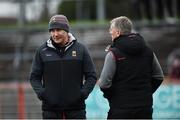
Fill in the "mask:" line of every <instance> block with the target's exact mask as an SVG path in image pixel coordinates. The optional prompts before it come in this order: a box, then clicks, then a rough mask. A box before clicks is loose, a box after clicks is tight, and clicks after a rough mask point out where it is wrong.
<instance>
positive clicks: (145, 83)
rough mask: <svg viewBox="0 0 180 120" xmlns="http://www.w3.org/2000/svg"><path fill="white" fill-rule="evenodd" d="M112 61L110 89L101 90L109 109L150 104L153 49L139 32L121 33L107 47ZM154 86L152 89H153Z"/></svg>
mask: <svg viewBox="0 0 180 120" xmlns="http://www.w3.org/2000/svg"><path fill="white" fill-rule="evenodd" d="M110 50H111V51H112V52H113V54H114V56H115V60H116V72H115V75H114V77H113V79H112V86H111V87H110V88H106V89H102V88H101V90H102V91H103V92H104V96H105V97H106V98H107V99H108V101H109V104H110V108H111V109H118V108H132V107H142V106H144V107H147V106H149V107H151V106H152V94H153V92H154V91H153V90H154V89H157V88H158V87H159V85H160V83H156V85H157V86H155V87H154V85H153V83H152V69H153V67H152V64H153V52H152V51H151V50H150V48H149V47H147V45H146V44H145V42H144V40H143V38H142V37H141V36H140V35H139V34H129V35H121V36H119V37H118V38H116V39H115V40H114V42H113V44H112V46H111V48H110ZM153 87H154V88H153Z"/></svg>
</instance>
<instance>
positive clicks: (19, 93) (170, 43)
mask: <svg viewBox="0 0 180 120" xmlns="http://www.w3.org/2000/svg"><path fill="white" fill-rule="evenodd" d="M0 8H1V10H0V119H4V118H8V119H9V118H29V119H30V118H41V108H40V104H41V103H40V102H39V100H38V99H37V98H36V95H35V94H34V92H33V91H32V88H31V87H30V85H29V83H28V75H29V72H30V66H31V62H32V58H33V55H34V52H35V50H36V49H37V48H38V47H39V46H40V45H41V44H42V43H43V42H45V41H46V40H47V39H48V38H49V33H48V29H47V27H48V21H49V18H50V17H51V16H52V15H54V14H64V15H66V16H67V17H68V19H69V20H70V23H71V26H72V27H71V32H72V33H73V34H74V35H75V36H76V38H77V39H78V40H79V41H80V42H82V43H84V44H86V45H87V46H88V48H89V50H90V53H91V55H92V57H93V59H94V62H95V65H96V69H97V72H98V75H99V74H100V72H101V69H102V66H103V61H104V57H105V54H106V53H105V51H104V49H105V48H106V46H107V45H108V44H109V43H110V35H109V33H108V29H109V20H111V19H112V18H114V17H118V16H121V15H124V16H127V17H129V18H130V19H132V20H133V23H134V31H135V32H139V33H140V34H142V35H143V37H144V38H145V40H146V42H147V43H148V44H149V46H150V47H151V48H152V49H153V50H154V51H155V53H156V55H157V57H158V59H159V60H160V64H161V65H162V67H163V71H164V73H165V75H167V74H166V73H167V65H166V59H167V56H168V55H169V53H170V52H171V51H173V50H174V49H175V48H178V47H180V42H179V38H180V0H0ZM96 88H97V87H96ZM96 92H98V93H99V94H100V91H99V90H98V88H97V89H95V90H94V91H93V93H92V95H91V96H90V97H89V99H88V100H87V104H88V106H89V105H90V102H92V101H93V100H94V99H95V98H96V96H98V95H99V94H97V93H96ZM94 102H95V103H96V107H97V106H98V105H97V104H100V103H101V105H99V109H101V110H102V109H104V106H103V105H102V99H101V98H99V99H95V101H94ZM103 102H105V103H106V101H103ZM106 105H107V104H106ZM92 106H93V105H92ZM92 106H91V107H89V108H88V110H89V111H91V113H88V115H89V116H90V117H91V118H96V117H98V118H104V117H105V116H106V115H101V114H102V113H104V112H101V113H98V112H97V111H96V112H94V113H92V112H93V111H92V109H93V107H92ZM94 106H95V105H94ZM100 106H103V107H102V108H101V107H100ZM90 108H92V109H91V110H90ZM105 108H106V110H107V109H108V106H107V107H105ZM98 115H99V116H98ZM93 116H94V117H93Z"/></svg>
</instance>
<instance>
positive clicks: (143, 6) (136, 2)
mask: <svg viewBox="0 0 180 120" xmlns="http://www.w3.org/2000/svg"><path fill="white" fill-rule="evenodd" d="M131 3H132V7H133V13H132V14H133V17H134V19H136V20H142V19H143V17H145V18H146V19H148V20H152V6H151V0H131ZM143 11H145V12H143ZM143 14H144V16H143Z"/></svg>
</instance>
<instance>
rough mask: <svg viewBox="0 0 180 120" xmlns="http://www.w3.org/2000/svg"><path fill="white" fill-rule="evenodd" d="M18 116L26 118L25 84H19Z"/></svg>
mask: <svg viewBox="0 0 180 120" xmlns="http://www.w3.org/2000/svg"><path fill="white" fill-rule="evenodd" d="M17 109H18V118H19V119H25V96H24V87H23V84H21V83H19V84H18V107H17Z"/></svg>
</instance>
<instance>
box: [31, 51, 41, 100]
mask: <svg viewBox="0 0 180 120" xmlns="http://www.w3.org/2000/svg"><path fill="white" fill-rule="evenodd" d="M42 67H43V64H42V60H41V57H40V53H39V50H37V51H36V53H35V56H34V58H33V62H32V66H31V72H30V77H29V81H30V84H31V86H32V88H33V90H34V91H35V93H36V94H37V96H38V98H39V99H40V100H42V96H43V95H42V94H43V92H44V88H43V85H42V69H43V68H42Z"/></svg>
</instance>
